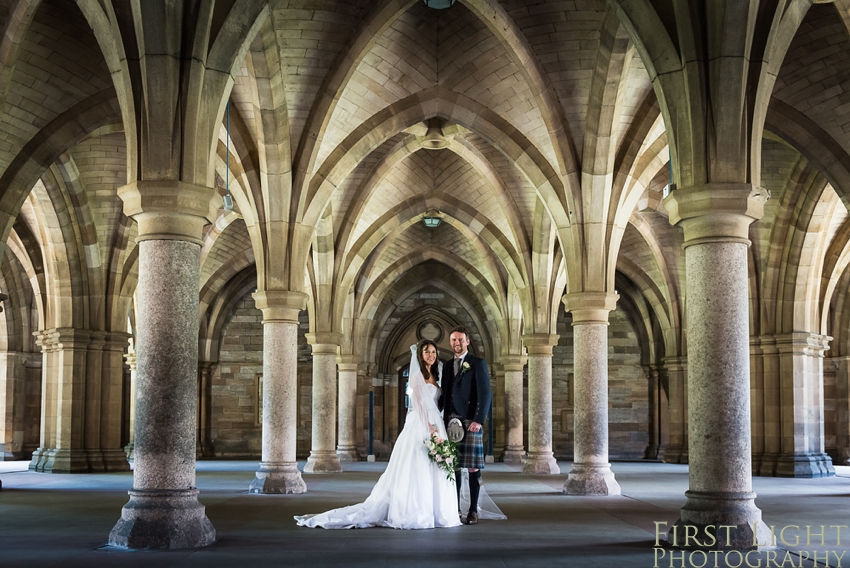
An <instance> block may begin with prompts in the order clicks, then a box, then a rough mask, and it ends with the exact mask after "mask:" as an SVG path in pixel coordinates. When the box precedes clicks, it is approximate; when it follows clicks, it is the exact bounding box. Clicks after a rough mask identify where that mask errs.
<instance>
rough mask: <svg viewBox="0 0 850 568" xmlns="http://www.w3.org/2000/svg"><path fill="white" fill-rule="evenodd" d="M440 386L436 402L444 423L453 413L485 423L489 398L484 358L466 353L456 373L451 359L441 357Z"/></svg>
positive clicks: (488, 374) (488, 378)
mask: <svg viewBox="0 0 850 568" xmlns="http://www.w3.org/2000/svg"><path fill="white" fill-rule="evenodd" d="M467 364H468V368H467V369H466V370H464V367H465V366H466V365H467ZM442 389H443V393H442V394H441V395H440V401H439V406H440V409H441V410H442V411H443V420H444V421H445V422H446V424H448V422H449V420H451V418H452V417H453V416H459V417H460V419H461V420H472V421H473V422H478V423H479V424H484V420H486V419H487V413H488V412H489V411H490V401H491V399H492V394H491V392H490V373H489V371H488V370H487V361H485V360H484V359H481V358H480V357H475V356H474V355H472V354H470V353H467V354H466V357H465V358H464V359H463V364H462V365H461V369H460V372H459V373H458V374H457V375H456V376H455V374H454V359H449V360H448V361H443V379H442Z"/></svg>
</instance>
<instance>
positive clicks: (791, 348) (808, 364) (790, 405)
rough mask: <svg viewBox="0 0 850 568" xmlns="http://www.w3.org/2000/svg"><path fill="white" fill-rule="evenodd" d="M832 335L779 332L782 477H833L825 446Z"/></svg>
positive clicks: (779, 463)
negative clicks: (825, 394) (825, 383)
mask: <svg viewBox="0 0 850 568" xmlns="http://www.w3.org/2000/svg"><path fill="white" fill-rule="evenodd" d="M831 339H832V338H831V337H828V336H824V335H818V334H815V333H807V332H795V333H790V334H786V335H782V336H777V338H776V345H777V348H778V350H779V359H780V364H779V369H780V373H781V375H780V380H779V382H780V400H781V408H780V416H781V431H782V447H781V453H780V455H779V457H778V458H777V460H776V475H777V476H778V477H804V478H814V477H830V476H833V475H835V468H834V467H833V465H832V459H831V458H830V457H829V456H827V455H826V452H825V450H824V427H823V425H824V411H823V409H824V405H823V358H824V353H825V352H826V350H827V349H829V341H830V340H831Z"/></svg>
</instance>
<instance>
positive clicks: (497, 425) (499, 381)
mask: <svg viewBox="0 0 850 568" xmlns="http://www.w3.org/2000/svg"><path fill="white" fill-rule="evenodd" d="M490 383H491V384H492V390H493V402H492V405H493V425H492V430H493V453H492V454H490V455H487V456H485V457H486V459H487V460H490V461H488V462H487V463H491V462H493V461H495V460H496V456H502V455H504V453H505V446H506V442H505V367H504V365H502V362H501V361H497V362H495V363H493V364H492V365H491V366H490ZM487 428H490V426H487ZM487 444H489V442H485V446H484V453H485V454H486V453H487V448H488V445H487Z"/></svg>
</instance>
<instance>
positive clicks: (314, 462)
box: [304, 333, 342, 473]
mask: <svg viewBox="0 0 850 568" xmlns="http://www.w3.org/2000/svg"><path fill="white" fill-rule="evenodd" d="M307 342H308V343H309V344H310V345H311V346H312V348H313V420H312V422H313V438H312V449H311V450H310V457H308V458H307V464H306V465H305V466H304V472H305V473H333V472H338V471H342V466H341V465H340V463H339V458H338V457H337V455H336V450H335V448H336V394H337V386H336V356H337V351H339V345H340V343H342V336H341V335H340V334H338V333H308V334H307Z"/></svg>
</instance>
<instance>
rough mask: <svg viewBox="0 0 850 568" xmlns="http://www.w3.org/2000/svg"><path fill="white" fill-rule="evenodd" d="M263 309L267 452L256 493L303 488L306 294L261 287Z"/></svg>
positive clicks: (300, 490)
mask: <svg viewBox="0 0 850 568" xmlns="http://www.w3.org/2000/svg"><path fill="white" fill-rule="evenodd" d="M254 299H255V300H256V304H257V307H258V308H260V309H261V310H263V456H262V460H263V461H262V462H261V463H260V469H259V470H258V471H257V472H256V478H255V479H254V481H253V482H252V483H251V488H250V492H251V493H304V492H305V491H307V485H306V484H305V483H304V480H303V479H302V478H301V472H299V471H298V464H297V462H296V460H295V447H296V442H297V435H298V431H297V427H298V424H297V416H298V311H299V309H300V308H302V307H303V306H304V302H305V301H306V296H305V295H304V294H299V293H293V292H275V293H272V292H258V293H256V294H254Z"/></svg>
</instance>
